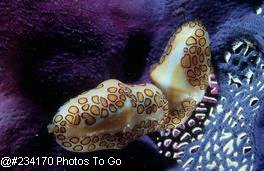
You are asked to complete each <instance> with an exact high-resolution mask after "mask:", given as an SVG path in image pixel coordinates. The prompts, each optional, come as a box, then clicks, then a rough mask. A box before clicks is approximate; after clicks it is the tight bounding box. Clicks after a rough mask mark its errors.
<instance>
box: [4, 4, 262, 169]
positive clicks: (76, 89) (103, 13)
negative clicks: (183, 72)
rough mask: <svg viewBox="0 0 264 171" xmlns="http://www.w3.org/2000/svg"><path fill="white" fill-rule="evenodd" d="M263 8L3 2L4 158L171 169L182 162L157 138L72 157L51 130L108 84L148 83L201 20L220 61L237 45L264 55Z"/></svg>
mask: <svg viewBox="0 0 264 171" xmlns="http://www.w3.org/2000/svg"><path fill="white" fill-rule="evenodd" d="M258 5H260V2H259V1H242V0H233V1H229V0H226V1H222V0H216V1H210V0H203V1H202V0H190V1H186V0H178V1H173V0H167V1H164V0H153V1H143V0H132V1H122V0H106V1H104V0H99V1H91V0H89V1H82V0H79V1H78V0H77V1H57V0H47V1H33V0H29V1H16V0H14V1H8V0H3V1H1V2H0V23H1V24H0V130H1V131H0V137H1V138H0V144H1V145H0V157H3V156H29V157H30V156H65V157H74V156H77V157H78V158H88V157H92V156H101V157H104V158H108V157H109V156H114V157H119V158H121V159H122V161H123V164H122V166H120V167H119V168H122V169H131V168H134V169H145V170H154V169H155V170H164V169H165V168H171V167H172V166H174V164H175V162H174V160H172V161H171V160H168V159H164V158H163V157H162V156H161V155H159V154H158V153H157V151H156V149H155V148H153V145H152V144H151V141H150V140H149V139H148V137H144V138H141V139H140V140H139V141H140V142H139V141H135V142H132V143H131V144H130V145H129V146H128V147H127V148H125V149H124V150H121V151H114V150H112V151H104V152H95V153H90V154H73V153H71V152H67V151H65V150H63V149H62V148H61V147H59V146H58V145H57V143H56V142H55V141H54V137H53V136H52V135H50V134H48V132H47V129H46V126H47V124H48V123H49V122H50V121H51V119H52V117H53V115H54V113H55V112H56V111H57V109H58V107H59V106H61V105H62V104H63V103H64V102H65V101H67V100H68V99H69V98H71V97H74V96H75V95H77V94H79V93H81V92H83V91H85V90H87V89H90V88H93V87H95V85H97V84H98V83H99V82H102V81H103V80H106V79H109V78H113V79H119V80H121V81H123V82H133V83H135V82H142V81H144V82H147V81H149V78H148V71H149V67H150V65H151V64H153V63H155V62H157V61H158V59H159V58H160V56H161V53H162V51H163V49H164V47H165V46H166V42H167V41H168V39H169V37H170V36H171V35H172V33H173V32H174V31H175V29H176V28H178V27H179V26H180V25H182V24H183V23H185V22H186V21H190V20H194V19H198V20H200V21H201V22H202V23H203V24H204V25H205V27H206V28H207V29H208V32H209V34H210V37H211V42H212V57H213V60H214V56H216V55H220V54H221V53H223V52H224V51H223V49H224V48H225V47H226V44H228V43H230V42H231V41H233V39H234V38H236V37H237V36H240V37H245V38H248V39H250V40H253V42H257V43H259V44H261V43H262V44H261V45H262V47H263V35H264V33H263V27H264V26H263V17H262V16H261V15H256V14H255V9H256V8H257V7H258ZM144 142H145V143H144ZM257 142H259V143H261V141H257ZM262 144H263V143H262ZM154 147H155V146H154ZM260 155H262V156H263V154H260ZM92 167H93V166H89V168H92ZM20 168H21V167H20ZM28 168H30V167H28ZM38 168H41V169H44V168H43V167H38ZM100 168H101V169H102V168H113V167H109V166H106V165H105V166H101V167H100ZM17 169H19V167H17ZM48 169H50V170H53V169H57V170H63V169H72V168H71V167H62V166H51V167H48ZM75 169H77V167H75Z"/></svg>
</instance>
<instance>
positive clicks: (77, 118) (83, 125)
mask: <svg viewBox="0 0 264 171" xmlns="http://www.w3.org/2000/svg"><path fill="white" fill-rule="evenodd" d="M208 39H209V38H208V34H207V32H206V30H205V29H204V27H203V26H201V25H200V24H199V23H198V22H190V23H187V24H185V25H184V26H182V27H181V28H180V29H178V30H177V31H176V33H175V34H174V35H173V36H172V38H171V39H170V41H169V43H168V45H167V47H166V50H165V52H164V54H163V56H162V58H161V60H160V62H159V63H158V64H156V65H154V66H153V67H152V69H151V71H150V77H151V81H152V82H153V84H139V85H127V84H125V83H122V82H121V81H118V80H114V79H110V80H106V81H104V82H102V83H101V84H99V85H98V86H97V87H96V88H94V89H91V90H89V91H87V92H84V93H82V94H80V95H78V96H77V97H75V98H72V99H70V100H69V101H68V102H66V103H65V104H64V105H63V106H61V107H60V108H59V110H58V112H57V114H56V115H55V116H54V118H53V121H52V123H51V124H50V125H49V126H48V130H49V132H53V133H54V135H55V137H56V141H57V143H58V144H59V145H60V146H62V147H63V148H65V149H66V150H69V151H74V152H90V151H96V150H104V149H121V148H123V147H124V146H126V145H127V144H128V143H129V142H131V141H133V140H134V139H136V138H138V137H140V136H142V135H145V134H148V133H151V132H155V131H159V130H163V129H166V128H176V127H177V126H179V125H180V124H182V123H184V122H185V121H186V120H187V119H188V117H189V116H190V114H191V112H192V110H193V109H194V108H195V106H196V104H197V103H198V102H200V101H201V99H202V97H203V96H204V93H205V89H206V87H207V86H208V82H209V74H210V67H211V63H210V50H209V40H208Z"/></svg>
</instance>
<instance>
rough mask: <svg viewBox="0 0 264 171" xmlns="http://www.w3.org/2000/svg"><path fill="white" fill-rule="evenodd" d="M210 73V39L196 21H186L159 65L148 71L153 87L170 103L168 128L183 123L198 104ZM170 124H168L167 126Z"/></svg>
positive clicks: (166, 119)
mask: <svg viewBox="0 0 264 171" xmlns="http://www.w3.org/2000/svg"><path fill="white" fill-rule="evenodd" d="M210 73H211V53H210V49H209V36H208V33H207V31H206V30H205V28H204V27H203V26H202V25H201V24H200V23H199V22H196V21H195V22H189V23H187V24H184V25H183V26H182V27H180V28H179V29H178V30H177V31H176V32H175V33H174V34H173V36H172V37H171V38H170V40H169V43H168V45H167V47H166V49H165V51H164V53H163V55H162V57H161V59H160V62H159V63H158V64H154V65H153V66H152V68H151V70H150V78H151V81H152V82H153V84H155V85H156V86H157V87H159V88H160V89H161V91H162V92H163V93H164V94H165V96H166V98H167V100H168V101H169V110H170V115H169V116H168V117H167V118H165V123H166V124H168V128H175V127H176V126H177V125H178V124H181V123H184V122H185V121H186V120H187V119H188V118H189V117H190V114H191V113H192V110H193V109H194V108H195V106H196V105H197V103H199V102H200V101H201V100H202V98H203V96H204V94H205V90H206V88H207V86H208V82H209V75H210ZM168 122H170V123H168Z"/></svg>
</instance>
